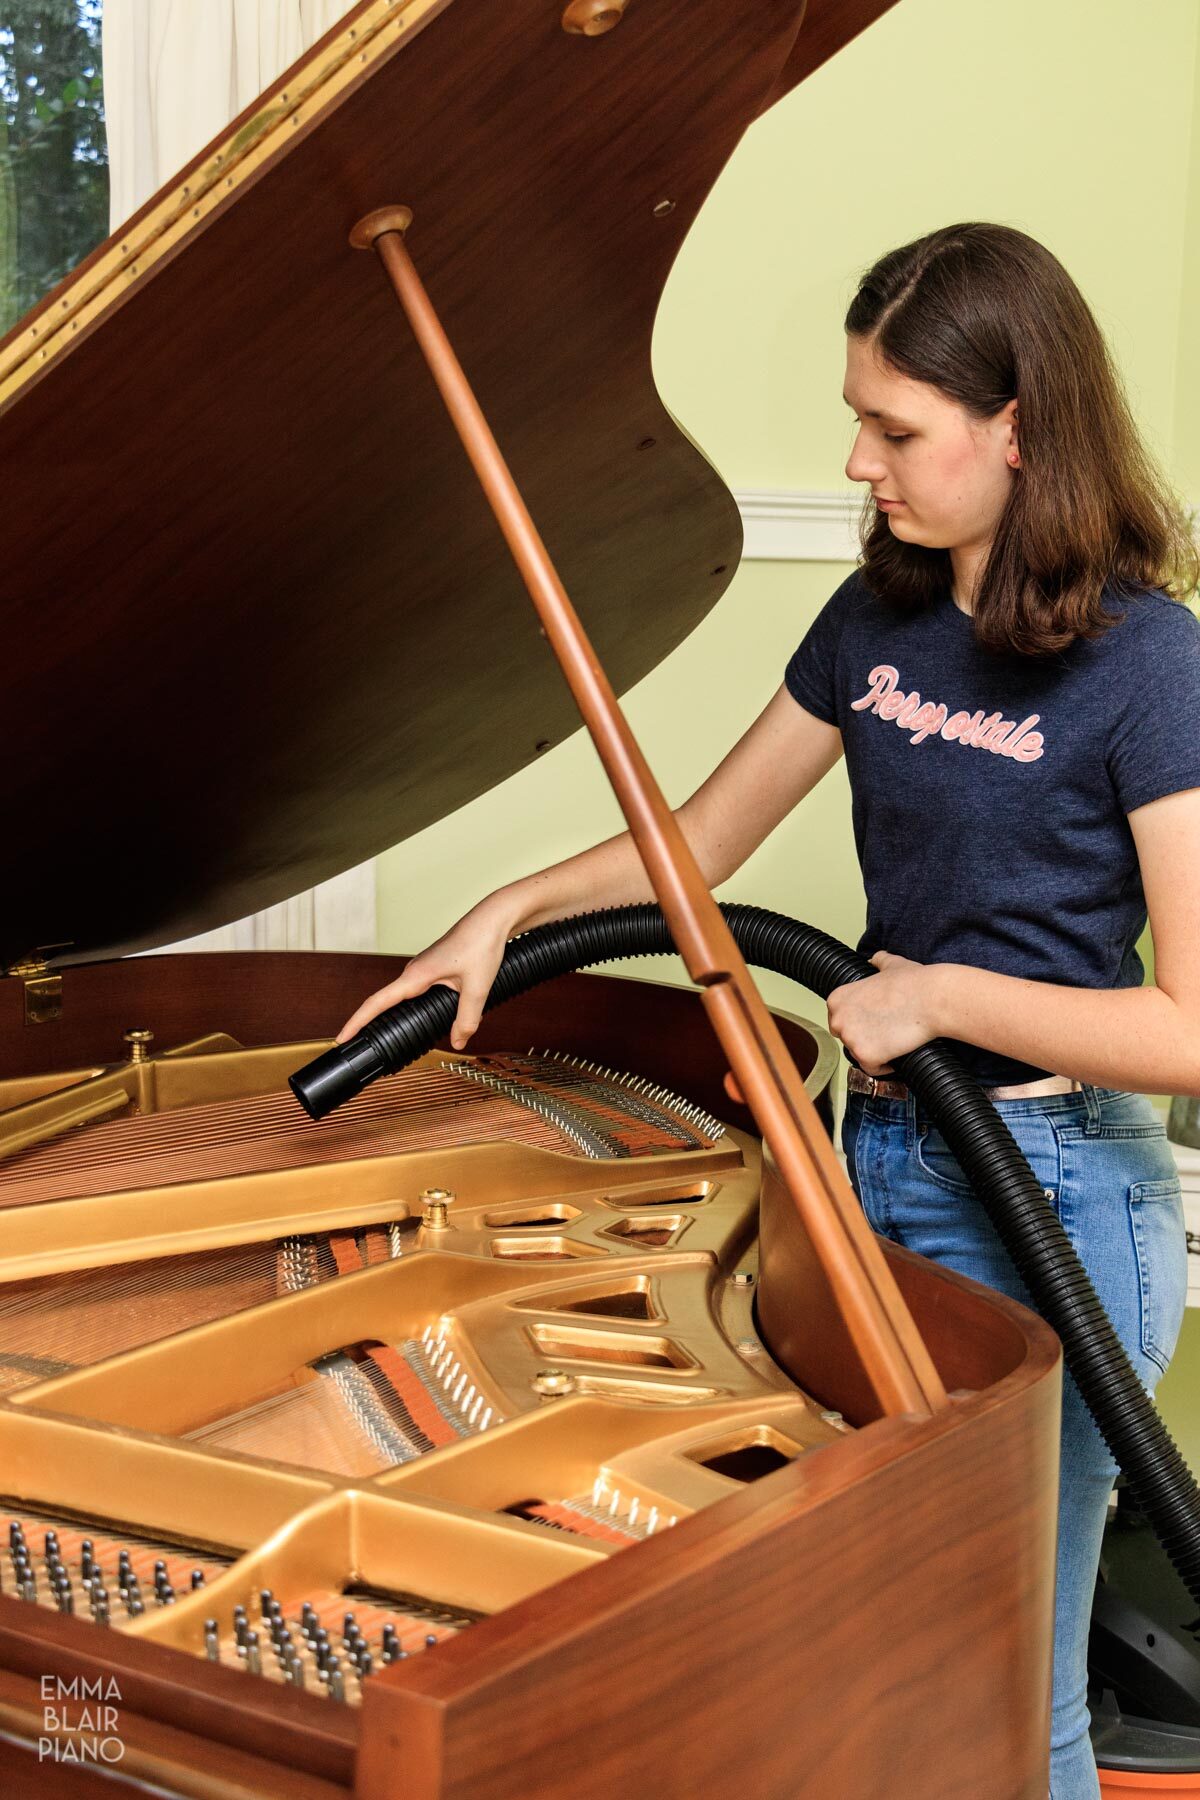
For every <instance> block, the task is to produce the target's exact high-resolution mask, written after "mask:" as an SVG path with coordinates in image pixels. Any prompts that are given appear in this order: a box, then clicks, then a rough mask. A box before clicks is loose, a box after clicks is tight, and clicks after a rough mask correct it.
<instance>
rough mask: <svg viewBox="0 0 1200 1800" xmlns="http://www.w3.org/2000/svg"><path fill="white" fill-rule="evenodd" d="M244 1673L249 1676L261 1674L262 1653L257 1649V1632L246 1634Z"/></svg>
mask: <svg viewBox="0 0 1200 1800" xmlns="http://www.w3.org/2000/svg"><path fill="white" fill-rule="evenodd" d="M246 1672H247V1674H249V1675H261V1674H262V1652H261V1650H260V1649H259V1647H258V1633H257V1631H250V1632H247V1634H246Z"/></svg>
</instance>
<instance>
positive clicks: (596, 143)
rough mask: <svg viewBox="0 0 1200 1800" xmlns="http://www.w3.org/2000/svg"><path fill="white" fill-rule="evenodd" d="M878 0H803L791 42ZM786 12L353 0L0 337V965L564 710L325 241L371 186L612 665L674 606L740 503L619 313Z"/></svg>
mask: <svg viewBox="0 0 1200 1800" xmlns="http://www.w3.org/2000/svg"><path fill="white" fill-rule="evenodd" d="M884 9H885V8H884V5H883V4H882V0H870V3H869V4H863V5H862V6H858V7H846V6H836V5H832V4H830V3H829V0H826V4H825V5H824V6H817V5H815V4H814V7H813V13H814V15H815V17H814V30H813V35H812V39H811V42H812V45H813V48H812V50H811V52H809V60H810V61H812V60H816V61H819V60H821V58H822V57H823V56H824V55H827V54H829V52H830V50H831V49H833V48H836V47H837V44H838V43H839V42H841V41H844V39H845V38H846V37H848V36H851V35H853V33H854V32H855V31H857V30H859V29H861V27H862V26H863V25H864V24H865V23H867V22H868V20H869V19H870V18H871V17H873V16H875V15H876V14H878V13H879V12H880V11H882V10H884ZM566 10H567V12H568V13H569V12H571V11H572V10H573V9H572V8H570V7H568V8H567V9H566ZM585 10H586V9H585ZM595 10H596V9H595V8H593V9H592V11H595ZM803 10H804V8H803V4H802V0H762V3H761V4H756V5H755V6H753V7H745V6H738V5H733V4H731V3H730V0H692V3H691V4H689V5H686V6H681V5H661V4H647V3H645V0H640V3H639V0H634V3H633V4H631V5H630V6H629V7H628V8H627V9H626V8H625V7H624V6H623V5H614V6H613V7H612V8H610V9H609V12H608V13H607V14H606V15H605V17H606V18H608V19H610V20H612V21H615V23H613V26H612V28H611V29H600V30H599V34H598V35H588V34H587V33H586V32H582V33H581V32H576V31H572V30H569V29H565V28H564V13H563V9H562V8H561V7H559V6H558V5H557V4H552V5H547V4H546V0H511V3H510V4H505V5H504V6H497V5H494V4H492V3H491V0H368V3H364V4H362V5H360V6H358V7H356V8H355V9H354V10H353V11H351V12H349V13H348V14H347V16H346V18H345V19H344V20H343V21H342V22H341V24H340V25H339V26H338V27H336V28H335V30H334V31H333V32H331V33H330V34H329V35H328V36H327V37H326V38H325V39H324V40H323V41H322V43H321V44H320V45H318V46H317V47H316V48H315V49H314V51H313V52H311V53H310V55H309V56H308V57H307V58H305V59H304V60H303V61H302V62H300V63H297V64H296V65H295V66H294V67H293V68H292V69H290V70H289V71H287V73H286V74H285V75H284V76H283V77H282V78H281V79H280V81H279V83H278V84H277V85H276V87H275V88H274V89H273V90H270V91H269V92H268V93H267V94H266V95H264V96H263V97H262V99H261V100H260V101H259V102H258V103H256V105H255V106H254V107H252V108H250V109H249V110H248V111H247V112H246V113H244V114H243V115H242V116H241V117H240V118H239V119H237V120H236V121H235V122H234V124H233V125H232V126H231V127H230V129H229V132H228V134H227V136H226V137H225V138H224V139H222V140H220V141H216V142H214V143H213V144H210V145H209V146H208V147H207V149H206V150H205V151H204V152H203V153H202V154H201V155H200V156H199V157H197V158H196V160H195V161H194V162H193V163H192V164H191V165H190V166H189V167H188V168H187V169H185V170H184V171H183V173H182V175H181V176H180V177H179V179H178V180H177V181H176V182H174V183H172V184H171V185H170V186H169V187H168V188H165V189H163V190H161V191H160V193H159V194H158V195H156V196H155V197H154V199H153V200H151V201H150V202H149V203H148V204H147V205H146V206H145V207H144V208H143V209H142V210H141V211H140V212H139V213H138V214H137V215H136V216H135V217H134V218H133V219H131V220H130V221H128V222H127V224H126V225H125V227H124V228H123V230H122V231H121V232H120V233H119V234H118V235H117V236H115V237H113V238H111V239H109V241H108V242H107V243H106V244H104V245H103V246H101V248H100V249H99V250H97V251H96V252H95V254H94V255H93V256H91V257H90V258H89V259H88V260H87V261H86V262H85V263H83V264H82V265H81V266H80V268H79V269H78V270H77V271H76V273H75V274H74V275H73V276H71V277H70V278H68V280H67V281H66V282H64V283H63V284H62V285H61V286H60V287H59V288H58V289H56V290H55V291H54V292H53V293H51V294H50V295H49V296H48V297H47V298H46V299H45V300H44V301H43V302H42V303H41V305H40V306H39V307H38V308H37V309H35V311H34V312H33V313H31V314H30V315H29V316H28V317H27V318H26V319H25V320H23V321H22V322H21V323H20V324H19V325H18V326H17V327H16V328H15V329H14V331H13V332H11V333H10V335H9V336H8V337H7V339H5V340H4V342H3V344H0V470H2V471H3V481H4V489H5V547H4V558H3V565H4V566H3V573H2V576H0V582H2V584H3V585H2V588H0V615H2V616H3V620H4V629H5V641H6V643H7V645H8V646H9V654H8V655H7V656H6V657H5V659H4V669H3V672H2V673H0V706H2V709H3V715H4V719H5V729H6V732H7V734H8V738H9V742H10V743H11V744H13V745H19V746H20V750H19V754H14V755H12V756H10V757H9V758H8V759H7V760H6V767H5V773H4V776H3V783H2V787H0V797H2V804H3V809H4V813H5V816H6V818H7V819H9V820H10V822H11V828H12V831H13V834H14V843H15V845H16V846H18V850H17V860H18V861H19V867H20V879H19V880H16V881H12V880H10V881H8V882H6V883H5V888H4V894H3V897H2V898H0V964H2V965H4V966H7V965H10V964H12V963H13V962H15V961H17V960H18V959H21V958H24V957H27V956H28V955H29V954H30V953H31V952H33V951H34V950H36V949H37V948H38V947H39V946H53V947H55V951H54V953H55V954H56V955H58V956H59V957H61V958H62V959H63V960H66V961H71V960H77V959H81V958H89V957H93V956H97V955H101V954H105V953H107V954H114V953H118V952H124V951H129V950H132V949H144V948H147V947H150V946H153V945H156V944H162V943H168V942H171V941H175V940H178V939H179V938H181V937H184V936H187V935H189V934H191V933H192V932H195V931H198V930H201V929H204V928H206V927H209V926H214V925H218V924H221V923H224V922H227V921H228V920H230V919H234V918H239V917H242V916H244V915H245V914H247V913H249V912H252V911H254V910H256V909H258V908H261V907H264V906H267V905H269V904H272V903H274V902H276V901H279V900H281V899H284V898H286V897H287V896H289V895H291V894H295V893H298V892H300V891H301V890H303V889H305V888H307V887H310V886H312V885H313V884H315V883H316V882H319V881H321V880H323V879H325V878H327V877H329V876H331V875H334V874H336V873H337V872H339V871H341V870H343V869H346V868H349V867H352V866H353V865H355V864H356V863H358V862H360V861H362V860H363V859H364V858H365V857H368V856H370V855H373V854H375V853H376V852H378V851H380V850H382V849H384V848H386V847H387V846H389V845H391V844H395V843H397V842H399V841H400V840H402V839H403V838H405V837H407V836H408V835H409V834H410V833H412V832H415V831H418V830H420V829H421V828H422V827H423V826H425V825H427V824H429V823H430V822H431V821H433V820H435V819H437V818H439V817H442V816H443V815H444V814H446V813H447V812H449V811H451V810H453V809H455V808H457V807H459V806H461V805H463V804H464V803H465V802H467V801H468V800H470V799H472V798H473V797H474V796H476V795H477V794H479V793H481V792H483V791H484V790H486V789H487V788H489V787H490V786H491V785H492V784H494V783H495V782H497V781H500V780H502V779H503V778H504V777H505V776H507V775H509V774H511V773H512V772H513V771H515V770H517V769H520V768H522V767H523V766H524V765H526V764H527V763H529V762H530V761H532V760H533V759H534V758H536V757H537V756H539V755H541V754H543V753H544V752H545V751H546V750H547V749H549V748H550V747H552V746H553V745H555V744H557V743H559V742H560V741H561V740H562V739H563V738H564V737H566V736H567V735H569V734H570V733H571V732H573V731H574V730H576V729H577V726H578V717H577V714H576V713H575V710H574V708H573V706H572V703H571V701H570V698H569V696H568V694H567V691H566V688H565V686H564V684H563V682H562V680H561V677H560V675H559V673H558V670H557V667H556V666H555V664H554V662H553V659H552V657H551V656H550V654H549V651H548V649H547V647H546V645H545V643H544V641H543V640H542V638H541V637H540V635H539V632H538V628H537V625H536V622H535V620H534V617H533V614H532V612H531V610H530V607H529V604H528V600H527V598H526V597H525V595H524V592H523V590H522V589H521V585H520V582H519V579H518V577H517V575H516V574H515V572H514V570H513V568H512V566H511V564H510V561H509V558H508V556H507V553H506V552H505V549H504V546H503V542H502V540H501V538H500V535H499V533H498V531H497V529H496V526H495V523H494V521H493V519H492V517H491V514H490V512H489V511H488V509H487V507H486V505H485V503H484V501H483V499H482V497H481V495H480V494H479V492H478V489H477V487H476V485H475V483H474V480H473V478H472V477H471V474H470V470H469V468H468V465H467V462H466V459H465V457H464V456H463V453H462V450H461V448H460V446H459V444H458V442H457V439H456V438H455V436H454V433H453V430H452V428H451V426H450V424H449V422H448V420H447V419H446V417H445V414H444V411H443V409H442V406H441V402H440V400H439V399H438V396H437V394H436V392H435V389H434V387H433V384H432V382H431V380H430V378H429V375H428V372H427V370H426V368H425V365H424V363H423V361H422V359H421V358H420V356H419V353H418V352H417V350H416V348H415V345H414V344H413V342H412V341H411V339H410V337H409V335H408V333H407V328H406V327H405V325H404V323H403V320H402V318H401V317H400V315H399V312H398V309H397V308H396V305H395V301H394V299H393V298H392V297H391V296H390V294H389V293H388V292H387V291H386V290H385V286H384V283H383V282H382V281H381V279H380V276H379V271H378V269H377V268H375V267H374V266H373V261H374V259H373V258H371V257H369V256H363V255H361V254H356V253H355V252H354V251H353V250H352V249H351V248H350V246H349V243H348V234H349V232H350V230H351V227H352V226H353V225H354V223H355V221H356V220H357V219H359V218H360V217H361V216H362V215H363V214H364V213H365V212H367V211H369V210H371V209H372V208H375V207H378V206H381V205H387V204H391V203H397V202H403V203H404V204H406V205H408V206H410V207H411V208H412V210H413V214H414V223H413V226H412V229H411V231H410V234H409V241H410V244H411V246H412V249H413V252H414V254H415V255H416V256H417V258H418V259H419V264H420V267H421V270H422V274H423V278H424V280H425V282H426V284H427V286H428V288H429V291H430V294H431V296H432V298H433V300H434V303H435V305H436V306H437V307H438V310H439V312H440V314H441V316H442V318H443V320H444V321H445V323H446V326H447V329H448V330H449V332H450V334H451V336H452V339H453V341H454V344H455V346H456V349H457V352H458V355H459V357H460V359H461V360H462V362H463V364H464V366H465V368H466V370H467V373H468V375H469V377H470V379H471V380H472V382H473V384H474V386H475V388H476V391H477V393H478V395H479V397H480V400H481V403H482V405H483V406H484V409H485V411H486V413H487V415H488V417H489V420H490V422H491V425H492V428H493V430H494V432H495V434H496V436H497V439H498V441H499V443H500V446H501V449H502V451H503V453H504V455H505V457H506V458H507V460H508V462H509V464H510V466H511V468H512V469H513V471H514V474H515V476H516V478H517V480H518V482H519V484H520V486H521V488H522V490H523V492H524V494H525V497H526V500H527V502H528V504H529V506H530V509H531V511H532V514H533V517H534V519H535V521H536V523H537V525H538V527H539V529H540V531H541V533H542V536H543V537H544V539H545V541H546V543H547V545H548V547H549V549H550V552H551V555H552V556H553V557H554V558H555V560H556V563H557V566H558V568H559V570H560V572H561V574H562V576H563V579H564V581H565V584H566V587H567V589H568V591H569V592H570V594H571V595H572V598H573V600H574V602H575V604H576V606H577V607H578V610H579V611H580V613H581V615H582V616H583V618H584V620H585V623H586V625H587V628H588V630H589V632H590V633H591V635H592V638H593V640H594V642H595V645H596V647H597V650H598V651H599V653H600V656H601V659H602V661H603V662H604V664H605V667H606V669H607V670H608V673H609V675H610V677H611V678H612V680H613V682H614V685H615V686H616V688H617V690H618V691H619V692H620V691H623V690H625V689H626V688H628V687H629V686H630V685H631V684H632V683H633V682H635V681H637V680H638V679H639V678H640V677H641V676H642V675H644V674H645V673H646V672H647V671H648V670H649V669H651V668H653V667H654V665H655V664H656V663H657V662H659V661H660V660H661V658H662V657H664V656H665V655H666V654H667V653H668V652H669V651H670V650H672V649H673V648H674V647H675V645H677V644H678V643H679V642H680V640H681V639H682V638H684V637H685V636H686V635H687V634H688V633H689V632H690V631H691V630H692V629H693V627H694V626H695V625H696V624H697V623H698V622H699V621H700V620H701V619H702V618H703V617H704V615H705V613H706V612H707V611H708V610H709V608H710V607H711V606H712V605H713V604H714V602H715V601H716V600H717V599H718V598H719V597H720V595H721V593H722V592H723V591H724V589H725V587H726V586H727V584H728V582H729V581H730V579H731V577H732V575H733V572H734V569H735V567H736V564H737V560H738V556H739V553H740V546H741V528H740V523H739V519H738V514H737V510H736V507H735V506H734V503H733V500H732V498H731V497H730V495H729V493H728V492H727V491H726V489H725V487H724V485H723V484H722V482H721V480H720V478H719V477H718V475H717V474H716V472H715V471H714V470H713V469H712V468H711V467H710V466H709V465H708V463H707V462H706V461H705V459H704V457H703V455H702V454H701V452H700V451H699V450H698V449H697V448H696V446H695V445H693V444H692V443H691V441H690V440H689V438H688V437H687V434H686V432H685V431H683V430H682V429H681V427H680V426H679V425H678V424H677V423H676V421H675V420H674V419H673V418H672V417H671V416H670V414H669V413H668V412H667V411H666V409H665V407H664V406H663V403H662V401H661V400H660V399H659V397H658V394H657V392H656V390H655V386H654V382H653V378H652V373H651V363H650V339H651V330H652V326H653V321H654V314H655V310H656V308H657V304H658V300H659V297H660V295H661V292H662V289H663V287H664V284H665V282H666V278H667V274H668V271H669V270H670V267H671V264H672V262H673V261H674V258H675V256H676V254H677V252H678V249H679V246H680V244H681V243H682V241H683V238H684V236H685V234H686V232H687V230H688V227H689V225H690V224H691V222H692V220H693V218H694V217H695V215H696V213H697V211H698V210H699V208H700V205H701V204H702V202H703V200H704V198H705V196H706V194H707V193H708V191H709V189H710V188H711V187H712V185H713V182H714V181H715V180H716V177H717V175H718V174H719V172H720V170H721V168H722V166H723V164H724V163H725V161H726V160H727V159H728V157H729V155H730V153H731V152H732V150H733V148H734V146H735V144H736V143H737V140H738V138H739V137H740V135H741V133H742V132H743V130H744V129H745V127H746V125H747V123H748V122H749V121H750V120H751V119H752V118H753V117H754V116H755V114H756V112H757V111H759V110H760V109H761V107H762V106H763V105H764V104H766V103H767V101H768V100H769V99H770V98H771V97H772V95H773V94H774V93H775V92H776V91H778V90H779V89H780V87H781V84H782V85H786V84H788V83H789V82H791V81H792V80H795V79H798V78H799V75H800V74H801V73H803V72H804V71H803V69H802V68H801V66H800V64H799V62H798V61H797V60H796V59H795V57H794V56H793V52H794V50H795V47H796V43H797V39H796V33H797V28H798V26H799V23H800V18H801V14H802V12H803Z"/></svg>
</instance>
